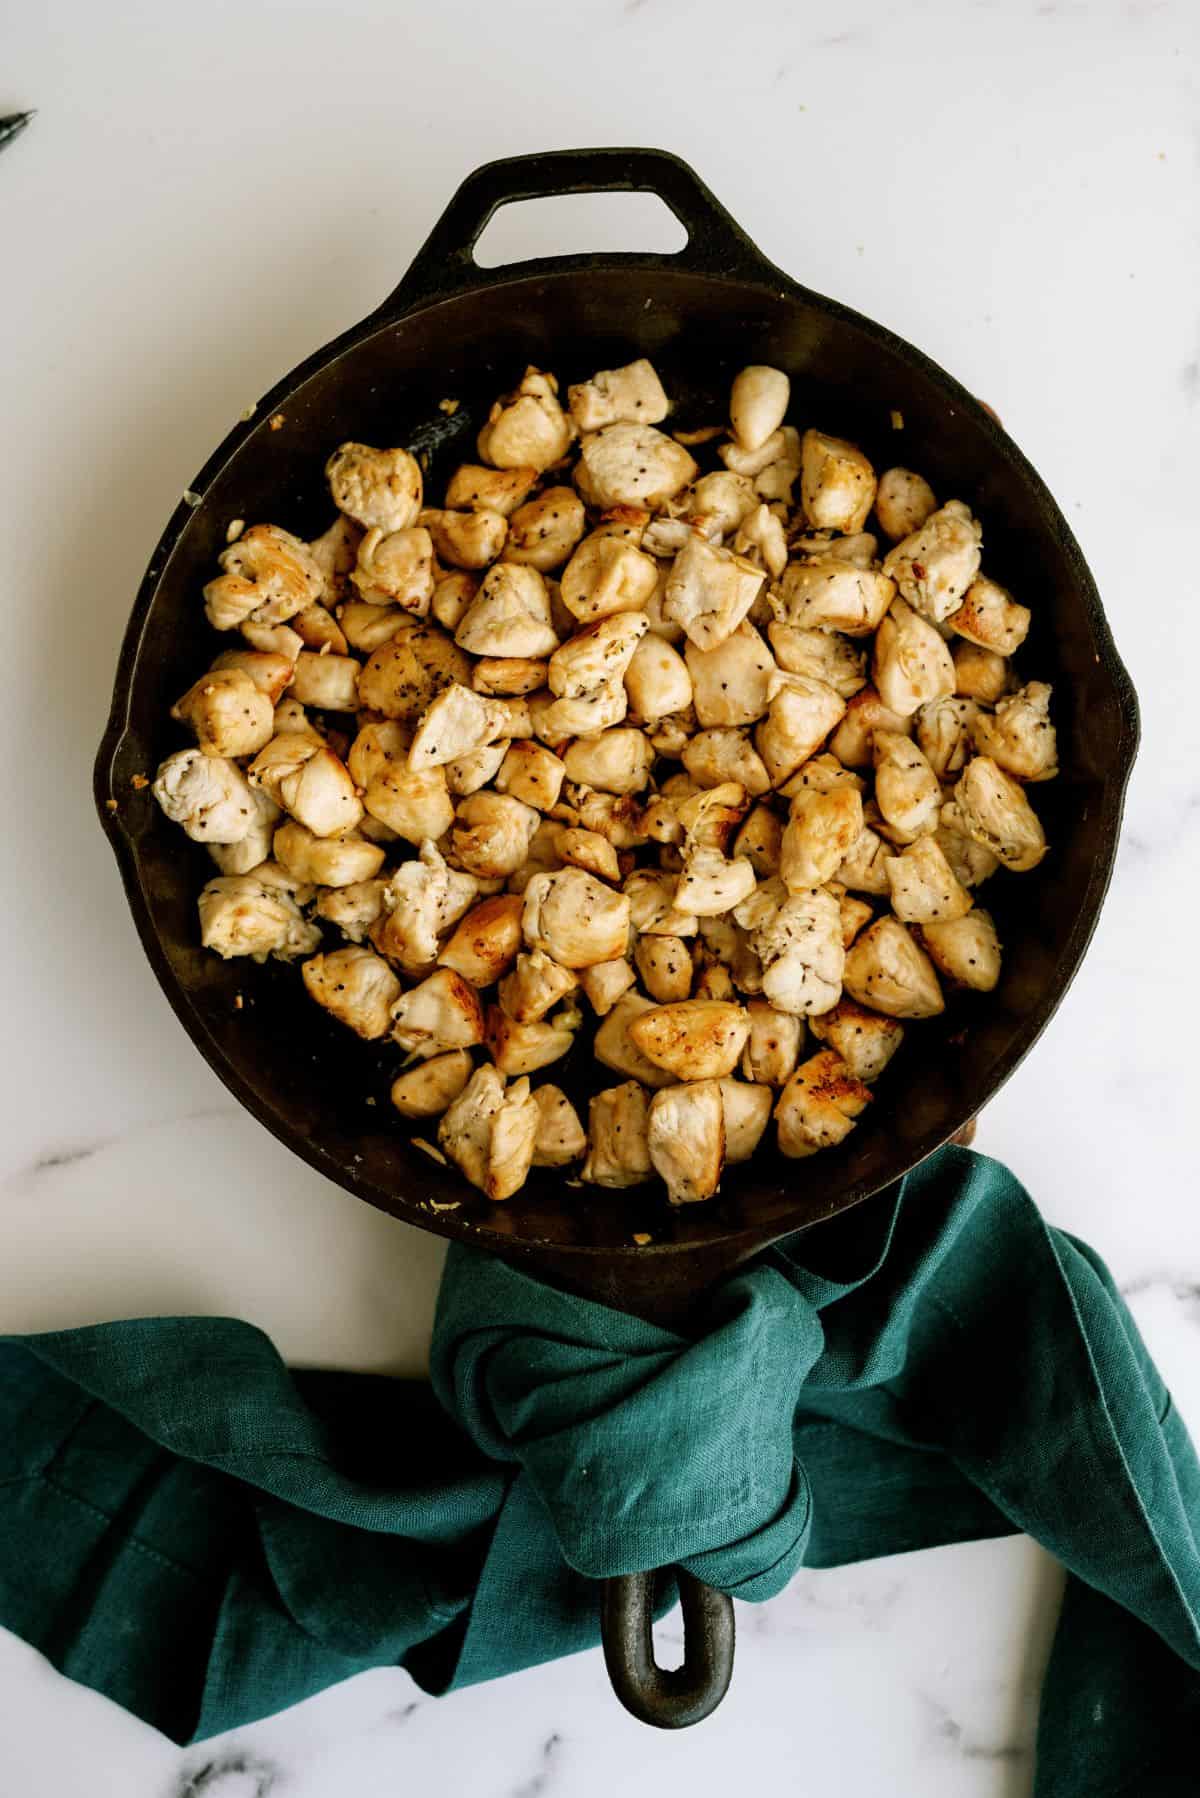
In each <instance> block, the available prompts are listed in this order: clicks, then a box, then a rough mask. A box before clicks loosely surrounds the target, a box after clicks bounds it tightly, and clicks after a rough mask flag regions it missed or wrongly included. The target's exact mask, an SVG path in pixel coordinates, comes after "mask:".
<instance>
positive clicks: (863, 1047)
mask: <svg viewBox="0 0 1200 1798" xmlns="http://www.w3.org/2000/svg"><path fill="white" fill-rule="evenodd" d="M812 1033H813V1035H814V1036H815V1037H816V1038H817V1041H818V1042H822V1043H825V1044H826V1045H827V1047H829V1048H830V1049H832V1050H833V1052H834V1054H835V1055H840V1056H841V1058H842V1060H843V1061H844V1062H845V1064H846V1066H847V1068H848V1069H849V1070H850V1073H851V1074H852V1075H853V1077H854V1078H855V1080H861V1081H862V1082H863V1084H864V1085H865V1086H870V1085H871V1083H872V1082H873V1081H875V1080H878V1078H879V1076H880V1075H881V1074H882V1073H883V1071H884V1069H885V1068H886V1067H887V1065H888V1062H889V1061H890V1060H891V1059H892V1056H893V1055H894V1054H895V1053H896V1050H897V1049H898V1048H899V1047H900V1044H901V1043H902V1042H903V1040H904V1026H903V1024H901V1023H899V1022H898V1021H897V1020H896V1019H895V1018H885V1017H881V1016H880V1014H879V1013H878V1012H877V1011H868V1010H867V1008H866V1006H865V1005H857V1004H856V1003H855V1001H854V1000H853V999H840V1000H839V1001H838V1003H837V1004H836V1005H835V1006H834V1008H833V1010H832V1011H827V1012H826V1013H825V1015H824V1017H821V1018H814V1019H813V1021H812Z"/></svg>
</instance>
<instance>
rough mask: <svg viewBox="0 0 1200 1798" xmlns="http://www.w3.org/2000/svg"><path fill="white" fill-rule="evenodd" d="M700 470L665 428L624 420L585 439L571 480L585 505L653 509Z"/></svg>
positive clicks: (656, 508)
mask: <svg viewBox="0 0 1200 1798" xmlns="http://www.w3.org/2000/svg"><path fill="white" fill-rule="evenodd" d="M699 472H700V470H699V466H698V465H697V463H696V462H695V461H694V460H693V458H692V457H691V456H690V455H689V454H688V452H687V450H686V449H684V447H683V445H682V444H680V443H676V442H675V440H674V438H672V437H668V436H667V435H666V434H665V432H663V431H659V430H656V429H655V428H654V426H653V425H643V424H630V423H628V422H622V423H619V424H611V425H606V426H605V427H604V428H603V429H602V430H599V431H596V432H593V433H589V435H587V436H586V437H585V438H584V440H583V446H582V448H581V450H580V452H579V464H578V467H577V468H576V470H575V485H576V486H577V487H578V489H579V492H580V496H581V497H582V499H583V500H584V502H585V504H587V505H589V506H595V507H596V508H597V509H598V510H599V511H605V510H607V509H608V508H609V507H611V506H645V507H646V508H647V510H648V511H651V512H656V511H658V510H660V509H661V508H662V507H663V506H665V505H666V503H667V501H668V500H670V499H674V497H675V495H676V494H677V493H679V492H680V491H681V489H682V488H684V487H686V486H687V485H688V484H689V482H691V481H694V480H695V478H696V476H697V475H698V474H699Z"/></svg>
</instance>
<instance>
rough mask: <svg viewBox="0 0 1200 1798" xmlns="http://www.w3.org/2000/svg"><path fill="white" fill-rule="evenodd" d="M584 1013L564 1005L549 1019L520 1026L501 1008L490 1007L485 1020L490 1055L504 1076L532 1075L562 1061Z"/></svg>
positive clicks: (485, 1035) (571, 1043) (574, 1007)
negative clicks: (552, 1063)
mask: <svg viewBox="0 0 1200 1798" xmlns="http://www.w3.org/2000/svg"><path fill="white" fill-rule="evenodd" d="M582 1022H583V1013H582V1012H581V1011H580V1010H579V1009H578V1007H577V1006H574V1005H563V1006H561V1007H560V1008H559V1010H558V1011H556V1012H552V1013H551V1014H550V1015H549V1016H548V1017H544V1018H537V1019H535V1020H534V1022H532V1023H529V1024H518V1023H516V1022H515V1020H514V1019H512V1018H510V1017H509V1015H508V1013H507V1012H505V1011H502V1010H501V1009H500V1007H499V1006H498V1005H489V1006H488V1008H487V1012H486V1015H485V1017H484V1041H485V1043H486V1044H487V1050H488V1054H489V1055H490V1056H491V1058H492V1061H493V1062H494V1064H495V1065H496V1067H498V1068H499V1070H500V1072H501V1073H502V1074H509V1075H512V1074H532V1073H535V1072H536V1071H537V1069H538V1068H544V1067H549V1065H550V1063H551V1062H552V1061H559V1060H561V1058H562V1057H563V1056H564V1055H565V1054H566V1053H567V1052H568V1050H569V1049H570V1048H571V1047H572V1045H573V1043H574V1041H575V1032H576V1031H577V1030H578V1029H579V1026H580V1024H581V1023H582Z"/></svg>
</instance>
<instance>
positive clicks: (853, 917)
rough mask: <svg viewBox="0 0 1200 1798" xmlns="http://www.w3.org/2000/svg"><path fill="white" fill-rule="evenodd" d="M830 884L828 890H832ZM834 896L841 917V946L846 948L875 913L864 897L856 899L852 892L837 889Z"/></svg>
mask: <svg viewBox="0 0 1200 1798" xmlns="http://www.w3.org/2000/svg"><path fill="white" fill-rule="evenodd" d="M832 885H833V883H830V890H832ZM834 897H835V898H836V900H837V902H838V911H839V912H840V913H841V918H842V947H843V949H848V948H849V947H850V945H851V943H852V942H853V941H854V939H855V937H856V936H857V935H858V933H859V931H860V930H862V928H863V926H864V925H865V924H869V923H870V922H871V919H872V918H873V917H874V915H875V914H874V912H873V911H872V910H871V907H870V906H869V905H868V904H867V902H866V900H865V899H856V898H855V897H854V895H853V893H847V892H844V891H841V890H839V891H837V892H836V893H835V894H834Z"/></svg>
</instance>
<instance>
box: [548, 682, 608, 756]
mask: <svg viewBox="0 0 1200 1798" xmlns="http://www.w3.org/2000/svg"><path fill="white" fill-rule="evenodd" d="M628 705H629V702H628V700H627V698H626V695H625V687H624V684H623V682H621V681H620V680H612V681H606V682H605V683H604V684H603V685H601V686H599V687H593V688H592V689H591V690H590V691H589V692H587V693H581V694H580V695H579V696H578V697H576V698H570V699H565V698H564V699H551V698H550V696H549V695H545V696H544V697H543V696H542V695H540V694H535V695H534V696H533V699H532V700H531V701H530V712H531V714H532V718H533V730H534V735H535V736H538V737H540V738H541V740H542V742H543V743H548V744H551V745H554V744H558V745H560V746H561V745H563V744H565V743H566V742H567V741H568V740H569V739H570V738H572V737H595V736H599V734H600V732H601V731H603V730H610V729H611V728H612V726H613V725H615V724H620V722H621V720H622V718H624V716H625V713H626V711H627V710H628Z"/></svg>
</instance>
